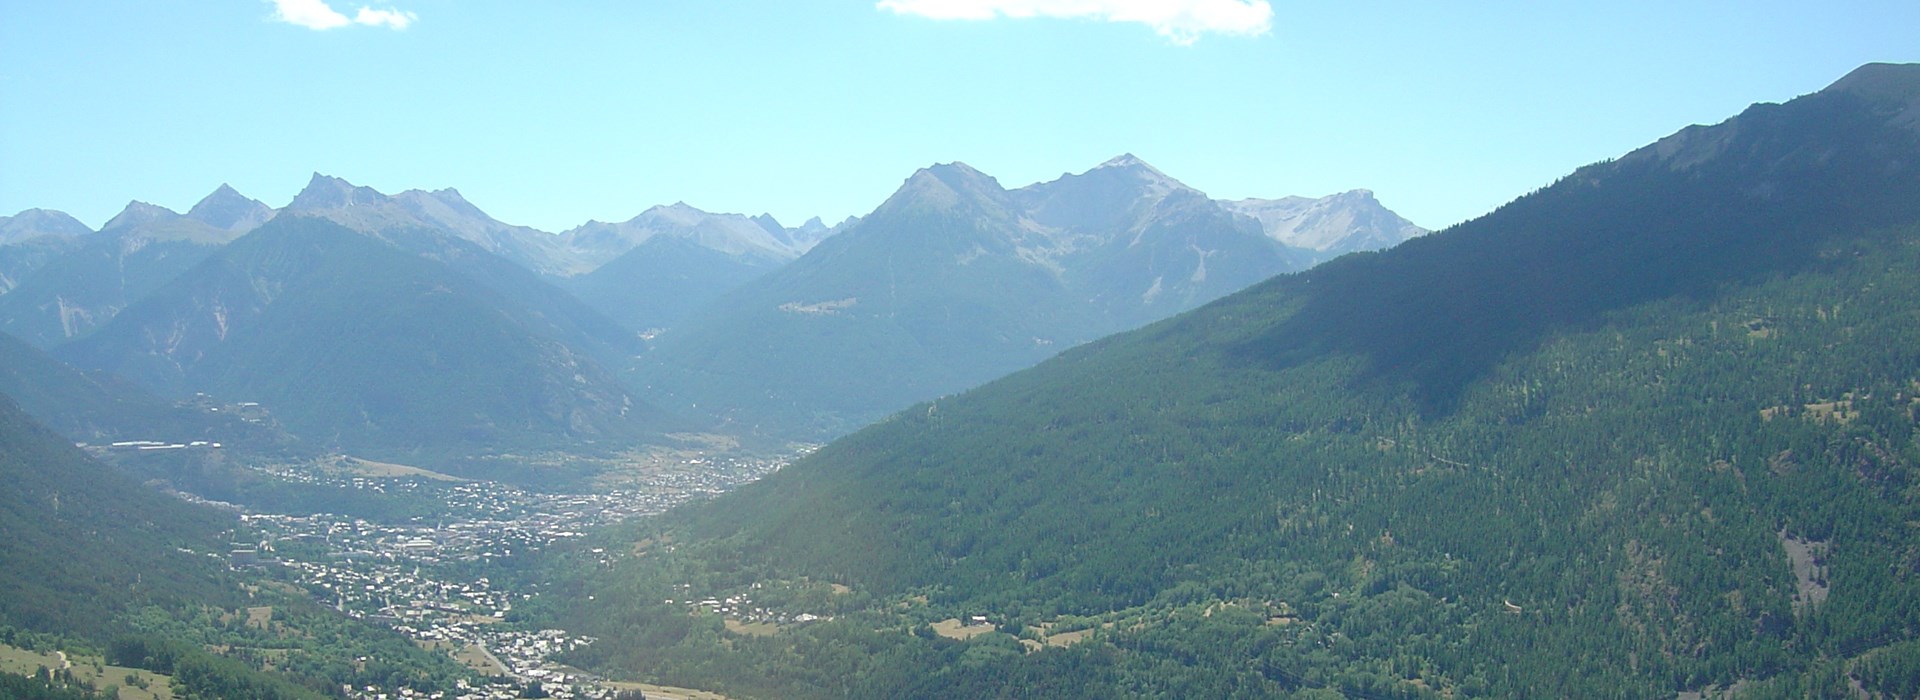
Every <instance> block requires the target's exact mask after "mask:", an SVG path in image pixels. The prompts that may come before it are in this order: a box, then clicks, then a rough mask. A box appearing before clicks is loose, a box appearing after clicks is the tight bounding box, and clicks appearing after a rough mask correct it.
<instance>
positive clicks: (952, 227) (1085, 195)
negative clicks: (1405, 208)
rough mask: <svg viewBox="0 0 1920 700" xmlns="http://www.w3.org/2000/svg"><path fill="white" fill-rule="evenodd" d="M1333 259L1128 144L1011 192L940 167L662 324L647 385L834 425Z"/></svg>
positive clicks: (761, 413) (832, 429)
mask: <svg viewBox="0 0 1920 700" xmlns="http://www.w3.org/2000/svg"><path fill="white" fill-rule="evenodd" d="M1304 201H1308V202H1312V201H1315V200H1304ZM1365 202H1368V203H1372V200H1371V199H1370V198H1368V199H1366V200H1365ZM1342 204H1343V202H1329V203H1327V204H1326V205H1325V207H1326V208H1327V209H1329V210H1331V209H1336V208H1338V207H1339V206H1341V205H1342ZM1372 204H1374V205H1375V206H1377V203H1372ZM1342 211H1344V210H1342ZM1381 211H1384V210H1383V209H1382V210H1381ZM1388 215H1390V213H1388ZM1326 218H1330V219H1331V218H1337V217H1332V216H1329V217H1326ZM1350 218H1353V217H1350ZM1299 227H1300V228H1302V229H1307V228H1310V227H1309V226H1308V225H1307V224H1300V225H1299ZM1315 230H1317V229H1315ZM1344 232H1345V230H1344V229H1343V233H1344ZM1383 238H1384V237H1383ZM1381 240H1382V239H1376V240H1375V241H1374V242H1375V243H1380V241H1381ZM1393 242H1397V240H1395V241H1393ZM1366 245H1367V242H1365V241H1360V242H1355V243H1354V244H1353V247H1354V248H1360V247H1365V246H1366ZM1324 254H1325V252H1323V251H1318V250H1306V249H1300V248H1294V247H1291V246H1289V245H1286V244H1284V243H1282V242H1280V241H1278V240H1276V238H1275V237H1273V236H1269V235H1267V234H1266V233H1265V232H1264V231H1263V230H1262V228H1261V225H1260V222H1259V221H1258V220H1256V219H1254V218H1251V217H1248V216H1243V215H1239V214H1236V213H1235V212H1233V211H1232V210H1231V209H1230V208H1229V207H1228V206H1226V205H1225V204H1223V203H1220V202H1215V201H1213V200H1211V199H1209V198H1207V196H1206V195H1205V194H1203V193H1201V192H1199V191H1197V190H1194V189H1192V188H1190V187H1187V186H1186V185H1184V184H1181V183H1180V182H1179V181H1178V180H1175V179H1173V178H1171V177H1168V176H1167V175H1166V174H1164V173H1162V172H1160V171H1159V170H1158V169H1155V168H1154V167H1153V166H1151V165H1148V164H1147V163H1146V162H1144V161H1142V160H1140V159H1139V158H1137V157H1134V156H1132V155H1122V156H1120V157H1116V158H1113V159H1111V160H1108V161H1107V162H1105V163H1103V164H1101V165H1099V166H1096V167H1094V168H1090V169H1088V170H1087V171H1086V172H1084V173H1081V174H1078V175H1073V174H1068V175H1063V176H1061V177H1060V178H1059V179H1057V180H1054V181H1051V182H1045V183H1037V184H1034V185H1030V186H1027V187H1022V188H1019V189H1015V190H1008V189H1005V188H1004V187H1002V186H1001V184H1000V182H999V181H998V180H996V179H994V178H993V177H992V176H990V175H987V174H986V173H983V172H980V171H979V170H976V169H974V168H973V167H971V166H969V165H967V164H965V163H959V162H954V163H941V164H936V165H932V166H929V167H927V168H923V169H921V170H919V171H916V172H915V173H914V174H913V175H911V176H910V177H908V178H907V179H906V181H905V182H903V183H902V184H901V186H900V188H899V189H898V190H896V191H895V192H894V193H893V195H892V196H890V197H888V198H887V200H886V201H885V202H884V203H882V204H881V205H880V206H879V207H878V208H876V209H874V211H873V212H872V213H871V214H869V215H867V216H865V217H863V218H861V219H859V220H858V221H855V222H853V223H851V224H848V225H846V226H845V228H844V230H842V231H841V232H840V233H838V234H836V235H834V236H833V237H832V238H828V239H826V240H824V241H822V242H821V243H820V244H819V245H818V246H816V247H814V248H813V249H811V250H809V251H808V252H807V254H806V255H803V256H801V257H800V258H799V259H797V260H795V261H793V262H792V263H790V264H788V265H786V266H785V267H782V268H780V269H778V270H774V271H773V272H770V273H767V274H766V275H765V276H762V277H759V278H758V279H755V280H753V281H752V282H748V283H746V284H745V285H744V286H742V287H741V288H740V289H738V290H737V291H735V292H732V293H730V294H728V295H726V296H724V297H721V298H719V299H717V300H716V301H714V302H713V304H712V305H711V306H708V307H707V308H706V309H705V310H704V311H702V312H701V313H698V314H694V315H691V316H688V317H687V318H688V320H687V321H686V322H685V323H684V324H682V326H681V327H677V328H673V329H671V330H670V331H669V332H667V333H665V334H663V335H661V336H660V338H659V349H658V351H657V352H656V353H654V354H653V355H651V356H649V357H648V358H646V361H647V365H646V366H645V367H644V368H643V370H642V374H643V375H644V379H643V381H645V382H646V383H648V384H650V385H652V386H655V387H659V388H661V389H662V390H664V391H665V392H667V394H668V395H669V396H671V397H672V399H671V401H672V402H673V403H674V404H675V405H680V406H683V407H686V408H688V409H693V408H694V407H695V406H700V407H706V410H713V409H714V407H722V408H721V409H719V410H720V411H721V412H722V413H723V414H724V417H725V418H726V419H728V420H733V421H736V422H741V423H745V424H746V425H750V426H757V429H759V430H763V431H767V432H769V433H774V434H787V435H803V436H807V437H818V436H820V435H831V434H835V433H837V432H841V431H845V430H847V429H850V428H852V427H855V426H857V425H860V424H862V423H864V422H866V421H868V420H872V419H874V418H878V417H879V416H881V415H884V414H885V413H886V412H888V411H892V410H896V409H898V408H900V407H903V406H906V405H908V404H911V403H912V402H914V401H918V400H923V399H927V398H932V397H934V396H939V395H941V394H945V393H950V392H954V391H959V390H962V389H965V388H967V387H970V386H973V385H975V384H978V383H980V382H983V381H986V380H988V379H991V378H993V377H996V376H1000V375H1002V374H1005V373H1007V372H1010V371H1013V370H1016V369H1019V368H1021V367H1026V366H1029V365H1031V364H1033V363H1035V362H1038V361H1040V360H1042V359H1045V358H1046V357H1048V356H1051V355H1053V354H1054V353H1056V352H1059V351H1060V350H1062V349H1065V348H1068V347H1072V346H1074V345H1078V344H1080V343H1084V342H1087V341H1089V340H1092V339H1094V338H1098V337H1100V336H1102V335H1106V334H1108V333H1112V332H1115V331H1119V330H1125V329H1128V328H1133V327H1135V326H1138V325H1140V324H1143V323H1147V322H1150V321H1153V320H1156V319H1160V318H1164V317H1166V316H1168V315H1171V314H1174V313H1177V312H1180V311H1184V310H1186V309H1190V308H1193V307H1194V306H1197V305H1199V304H1202V303H1205V302H1207V301H1210V300H1212V299H1215V298H1218V297H1220V296H1222V295H1225V294H1227V293H1230V292H1233V291H1236V290H1238V289H1241V288H1244V287H1246V286H1247V285H1250V284H1253V283H1255V282H1258V281H1260V280H1262V279H1265V278H1267V277H1269V276H1272V275H1274V274H1278V273H1281V272H1288V271H1292V270H1298V269H1302V268H1304V267H1306V266H1308V265H1311V264H1312V263H1313V262H1316V261H1317V260H1318V259H1320V258H1321V256H1322V255H1324ZM827 357H831V358H837V359H836V362H834V363H831V364H830V365H824V366H823V365H820V364H818V363H817V361H816V359H817V358H827Z"/></svg>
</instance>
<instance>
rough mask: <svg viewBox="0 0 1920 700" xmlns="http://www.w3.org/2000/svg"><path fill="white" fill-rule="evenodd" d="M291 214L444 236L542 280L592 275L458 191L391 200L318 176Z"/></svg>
mask: <svg viewBox="0 0 1920 700" xmlns="http://www.w3.org/2000/svg"><path fill="white" fill-rule="evenodd" d="M286 211H287V212H291V213H297V214H302V215H305V216H318V217H322V218H326V219H331V220H333V221H334V222H335V223H338V224H340V225H342V226H346V227H347V228H350V229H354V230H357V231H366V232H377V231H388V230H395V229H402V228H429V229H436V230H440V231H445V232H447V233H450V234H453V235H454V236H458V237H459V238H462V239H464V240H467V241H469V242H472V243H474V244H475V245H478V246H480V248H481V249H483V250H486V251H487V252H489V253H493V254H495V255H498V256H500V257H503V258H506V259H508V260H511V261H513V262H515V263H518V264H520V265H521V266H523V267H526V268H527V269H530V270H533V271H534V272H537V273H540V274H543V275H571V274H578V273H581V272H585V271H587V270H588V269H590V268H589V267H587V266H585V265H584V264H583V263H582V262H581V261H580V260H579V259H578V258H577V256H575V255H574V254H573V253H572V252H571V251H569V250H568V249H567V247H566V245H565V244H564V242H563V241H562V240H561V239H560V237H559V236H556V235H554V234H551V233H547V232H545V231H539V230H535V229H532V228H528V227H525V226H513V225H509V224H504V223H501V222H499V221H496V220H494V218H493V217H491V216H488V215H487V214H486V212H483V211H481V210H480V208H479V207H476V206H474V205H473V204H471V203H469V202H468V201H467V200H466V199H465V198H463V197H461V196H460V193H459V192H458V191H456V190H454V189H453V188H447V189H442V190H435V191H432V192H426V191H422V190H407V191H405V192H401V193H399V194H396V195H392V196H388V195H384V194H381V193H380V192H379V191H378V190H375V189H373V188H371V187H363V186H356V185H354V184H353V183H350V182H347V181H346V180H342V179H340V178H337V177H329V176H326V175H321V174H319V173H314V174H313V179H312V180H310V181H308V183H307V186H306V188H304V189H302V190H301V191H300V193H299V194H297V195H295V196H294V198H293V201H292V202H291V203H289V204H287V207H286Z"/></svg>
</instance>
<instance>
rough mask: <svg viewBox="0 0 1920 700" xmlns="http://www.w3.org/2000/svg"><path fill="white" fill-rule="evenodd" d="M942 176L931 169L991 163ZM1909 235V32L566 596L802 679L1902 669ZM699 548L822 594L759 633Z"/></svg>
mask: <svg viewBox="0 0 1920 700" xmlns="http://www.w3.org/2000/svg"><path fill="white" fill-rule="evenodd" d="M923 176H924V177H925V179H927V180H930V181H927V182H921V183H918V185H917V187H918V188H919V190H920V191H921V192H922V196H916V197H914V198H913V200H914V201H915V202H929V201H930V202H935V203H936V204H935V205H927V204H917V205H916V206H902V207H900V209H902V210H905V211H912V212H914V213H916V214H919V215H922V216H925V217H927V218H928V219H929V220H936V221H937V220H938V218H937V217H939V216H940V213H941V212H945V211H952V210H953V209H955V208H958V207H975V208H984V207H988V206H1004V205H1002V204H1001V202H1003V201H1004V199H1003V198H1001V197H1000V196H999V195H1001V192H1000V191H998V190H997V188H994V187H992V186H990V182H987V181H983V180H982V179H980V178H975V177H971V176H970V175H969V174H968V173H966V171H964V170H960V169H958V168H950V169H948V170H947V171H946V172H928V173H924V174H923ZM921 177H922V176H916V178H921ZM934 181H937V183H939V184H942V185H945V187H944V188H942V187H935V186H934V185H935V184H936V183H935V182H934ZM1147 191H1151V190H1147ZM940 203H944V206H945V208H942V206H940V205H939V204H940ZM1107 211H1109V212H1111V211H1112V210H1111V209H1109V210H1107ZM890 213H892V212H890V211H888V209H887V208H886V207H883V209H882V211H880V212H876V213H875V215H874V216H872V217H868V218H867V219H866V220H864V221H863V222H862V224H861V225H862V226H865V225H869V224H871V223H873V222H876V221H882V222H883V221H885V220H886V218H887V217H886V216H884V215H885V214H890ZM961 218H967V217H961ZM977 219H978V218H977V217H973V218H969V219H968V220H977ZM1021 220H1022V219H1020V218H1018V217H1011V218H1002V219H998V220H997V221H1000V222H1002V223H1006V222H1008V221H1014V222H1017V221H1021ZM982 228H984V227H982ZM970 232H971V233H980V231H978V230H974V231H970ZM999 232H1000V233H1005V234H1007V235H1006V236H1005V237H1004V238H1002V239H1001V240H1003V241H1006V244H1007V245H1008V247H1013V246H1015V245H1016V244H1018V243H1021V242H1037V241H1044V240H1057V239H1054V238H1051V237H1048V236H1044V235H1043V234H1041V233H1040V232H1039V231H1036V230H1035V229H1033V228H1025V229H1020V233H1023V234H1025V235H1026V236H1027V237H1026V238H1020V237H1018V236H1016V235H1014V232H1013V231H1011V230H1006V231H999ZM859 233H860V229H859V227H856V228H854V229H851V230H849V231H848V232H846V233H844V234H842V238H845V239H847V240H850V241H851V240H853V237H854V236H856V235H858V234H859ZM833 243H834V241H833V240H829V241H828V242H827V243H824V244H822V248H823V249H828V248H829V247H830V246H832V245H833ZM848 245H850V244H848ZM983 246H984V244H983ZM1034 247H1038V246H1034ZM1064 257H1066V256H1061V257H1055V258H1052V259H1056V260H1057V259H1063V258H1064ZM1185 264H1187V265H1192V264H1193V262H1192V258H1188V259H1187V261H1185ZM788 269H791V268H788ZM1917 269H1920V65H1900V66H1895V65H1884V64H1873V65H1868V66H1864V67H1862V68H1860V69H1858V70H1856V71H1854V72H1853V73H1850V74H1849V75H1847V76H1846V77H1844V78H1842V79H1841V80H1839V81H1837V82H1835V83H1834V84H1833V85H1832V86H1830V87H1828V88H1826V89H1825V90H1822V91H1820V92H1817V93H1814V94H1811V95H1807V96H1804V97H1801V98H1799V99H1795V100H1793V101H1790V102H1788V103H1785V104H1758V105H1754V106H1752V107H1751V108H1749V109H1747V110H1746V111H1744V112H1742V113H1741V114H1739V115H1738V116H1736V117H1733V118H1731V119H1729V120H1727V121H1725V122H1723V123H1720V124H1717V125H1712V126H1696V127H1689V128H1687V129H1684V130H1682V131H1680V132H1678V133H1675V134H1674V135H1672V136H1670V137H1667V138H1665V139H1661V140H1660V141H1658V142H1656V143H1653V144H1650V145H1648V146H1646V147H1644V148H1641V149H1638V150H1635V151H1633V152H1631V153H1628V154H1625V155H1623V156H1622V157H1620V158H1618V159H1614V160H1609V161H1605V162H1601V163H1596V164H1593V165H1589V166H1587V167H1584V168H1580V169H1578V170H1576V171H1574V172H1573V173H1572V174H1570V175H1568V176H1567V177H1564V178H1562V179H1560V180H1559V181H1557V182H1555V183H1553V184H1551V185H1549V186H1546V187H1544V188H1542V189H1540V190H1537V191H1535V192H1533V193H1530V194H1527V195H1525V196H1522V197H1520V198H1519V199H1517V200H1515V201H1514V202H1513V203H1511V204H1509V205H1507V206H1504V207H1502V208H1500V209H1498V210H1496V211H1494V212H1493V213H1491V214H1488V215H1487V216H1484V217H1482V218H1479V219H1475V220H1473V221H1469V222H1466V223H1463V224H1460V225H1458V226H1455V227H1452V228H1449V229H1447V230H1445V231H1441V232H1439V233H1436V234H1433V235H1430V236H1424V237H1421V238H1419V239H1417V240H1413V241H1410V242H1408V243H1405V244H1403V245H1400V246H1397V247H1394V248H1392V249H1390V250H1387V251H1383V252H1376V253H1358V254H1352V255H1347V256H1345V257H1342V258H1340V259H1338V260H1335V261H1332V262H1330V263H1327V264H1325V265H1321V266H1318V267H1315V268H1313V269H1311V270H1308V271H1305V272H1300V273H1297V274H1292V275H1281V276H1278V277H1275V278H1272V279H1270V280H1267V281H1265V282H1262V283H1260V284H1257V285H1255V286H1253V287H1252V288H1250V289H1247V290H1245V291H1241V292H1238V293H1235V294H1232V295H1230V296H1227V297H1225V298H1223V299H1221V300H1218V301H1215V302H1212V303H1209V304H1206V305H1203V306H1201V307H1199V308H1197V309H1195V310H1193V311H1191V312H1188V313H1185V314H1182V315H1179V316H1176V317H1174V318H1172V319H1169V320H1166V321H1162V322H1159V323H1155V324H1152V325H1149V326H1147V327H1145V328H1143V329H1140V330H1137V331H1133V332H1130V333H1123V334H1120V335H1116V336H1112V337H1108V338H1105V339H1102V340H1099V341H1095V342H1091V343H1087V344H1084V345H1081V346H1079V347H1076V348H1073V349H1071V350H1068V351H1066V352H1063V353H1061V354H1060V355H1059V356H1058V357H1055V358H1053V359H1051V360H1048V361H1046V362H1044V363H1042V364H1040V365H1039V366H1037V367H1035V368H1032V369H1029V370H1026V371H1022V372H1018V373H1015V374H1013V375H1011V376H1008V377H1006V378H1003V379H1000V380H998V381H995V382H992V383H990V384H988V385H986V386H984V387H981V388H979V389H975V390H973V391H970V392H967V393H965V394H962V395H959V396H950V397H945V398H941V399H938V400H937V401H932V402H928V403H924V404H921V405H917V406H914V407H912V408H910V409H909V410H906V411H903V412H900V413H898V414H895V415H893V416H891V417H889V418H887V419H885V420H883V421H880V422H878V423H876V424H874V425H872V426H870V427H867V428H865V429H863V430H861V431H859V432H857V433H854V434H853V435H851V436H849V437H846V438H844V439H841V440H838V441H835V442H833V443H832V444H830V445H828V446H826V447H825V448H823V449H821V450H819V451H818V452H816V453H814V454H812V455H811V456H809V457H807V458H805V459H802V460H800V461H798V462H796V463H795V464H793V465H792V466H789V467H787V468H786V469H784V470H782V471H780V472H777V473H775V474H773V475H771V476H769V477H767V478H765V479H763V480H761V481H759V482H756V483H754V484H751V485H748V486H746V487H743V488H741V489H739V490H737V491H735V492H733V493H731V494H728V495H726V496H724V497H722V498H719V499H716V500H714V501H711V502H709V503H706V504H703V505H700V506H696V507H694V508H691V509H687V510H683V511H679V512H677V513H676V514H673V515H671V516H669V517H668V518H667V519H665V520H664V521H659V522H651V523H641V524H636V525H633V526H632V527H630V528H629V529H628V530H627V531H626V532H625V533H621V534H619V535H613V536H609V537H607V538H606V539H604V540H602V541H599V542H595V543H593V545H592V546H596V547H601V548H603V549H596V550H594V551H603V550H604V551H632V552H636V554H635V555H633V556H629V557H626V558H624V560H623V561H622V563H620V564H617V565H616V566H614V567H613V568H612V569H610V570H609V569H606V568H605V567H603V566H600V565H599V564H598V563H597V562H596V563H595V565H594V566H592V567H579V568H577V569H576V576H575V577H573V578H572V579H571V580H569V581H567V582H565V583H562V584H560V585H559V586H558V589H559V590H560V592H561V598H562V599H565V600H569V601H571V602H572V604H573V605H572V608H573V609H572V610H571V611H570V612H569V613H567V614H565V615H563V617H564V619H565V621H566V622H567V623H568V624H571V625H575V626H576V627H577V628H578V629H582V630H586V631H587V632H588V633H589V634H599V635H605V637H606V638H607V639H618V640H625V641H629V642H631V641H633V640H645V642H646V643H645V644H634V643H611V644H609V643H602V644H599V645H595V646H594V647H592V648H591V649H590V650H588V651H586V652H584V653H582V654H578V655H576V656H575V657H573V658H572V661H574V662H575V663H579V664H585V665H587V666H588V667H592V668H599V669H603V670H608V671H614V672H621V673H628V674H637V675H642V676H645V677H650V678H657V679H662V680H664V681H666V682H674V683H680V684H704V685H703V687H713V688H717V689H720V690H723V691H726V692H729V693H737V694H742V695H751V696H779V697H921V696H927V697H933V696H938V697H1015V696H1031V695H1043V696H1047V697H1088V698H1095V697H1409V698H1425V697H1462V696H1491V697H1673V696H1675V695H1676V694H1683V693H1708V694H1715V693H1721V692H1725V693H1729V694H1731V695H1732V696H1733V697H1743V698H1774V697H1781V698H1785V697H1902V696H1904V695H1906V694H1909V693H1911V688H1912V687H1914V686H1913V683H1914V682H1916V681H1920V675H1916V674H1915V673H1914V672H1913V669H1916V668H1920V638H1916V637H1915V630H1917V629H1920V608H1916V607H1915V606H1914V605H1913V601H1920V573H1917V572H1920V533H1916V530H1915V528H1913V527H1911V526H1910V525H1911V524H1912V523H1915V522H1920V500H1917V499H1916V497H1915V493H1916V492H1915V484H1920V443H1917V442H1916V441H1915V439H1914V436H1915V434H1916V433H1915V428H1916V425H1920V423H1917V422H1916V418H1915V416H1916V413H1915V409H1914V405H1915V401H1916V398H1915V397H1916V387H1920V351H1917V350H1916V348H1920V323H1916V321H1915V317H1914V315H1913V314H1912V311H1911V309H1912V306H1913V303H1912V302H1913V300H1914V299H1915V298H1920V274H1916V273H1915V270H1917ZM776 274H778V273H776ZM769 279H771V276H770V278H769ZM863 299H864V298H863ZM855 308H857V307H855ZM660 542H672V543H673V546H672V547H669V548H660V547H650V545H651V544H654V543H660ZM636 543H637V544H636ZM828 583H831V584H832V585H833V586H834V588H833V592H832V593H831V594H823V593H821V592H820V591H821V590H822V589H823V587H824V586H825V585H826V584H828ZM688 589H692V590H693V593H692V595H695V596H696V597H699V596H705V597H708V598H712V599H716V600H718V599H726V600H732V599H733V597H735V596H739V597H748V598H751V599H752V600H755V601H778V602H776V603H773V604H774V605H787V606H790V607H789V608H786V609H787V610H790V611H791V610H807V611H815V610H818V611H827V612H830V613H831V614H832V615H833V617H834V619H833V620H832V621H830V622H824V623H814V624H807V625H792V626H788V627H784V628H782V630H781V631H780V633H778V634H775V635H772V636H754V635H747V634H740V633H736V632H731V631H729V630H732V629H734V628H732V627H729V626H727V625H726V624H723V623H724V622H725V620H724V619H723V618H725V613H724V611H722V613H719V614H703V613H701V612H699V611H696V613H695V614H694V615H692V616H689V615H688V614H687V609H688V607H687V606H685V605H680V606H676V605H673V604H672V600H673V599H675V598H684V597H685V596H686V595H688V594H687V593H685V591H687V590H688ZM662 600H666V601H667V604H662V603H661V601H662ZM755 604H759V603H755ZM943 620H944V621H943ZM969 621H972V622H969ZM979 621H984V622H985V623H986V624H985V625H984V626H983V625H981V624H979ZM956 630H965V632H964V633H962V632H957V631H956ZM1068 633H1071V634H1070V635H1069V634H1068ZM722 648H724V651H723V650H722ZM849 649H857V650H861V651H860V652H858V653H848V651H847V650H849ZM820 668H832V669H834V671H833V672H832V673H824V674H823V673H814V672H812V671H811V670H813V669H820Z"/></svg>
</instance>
